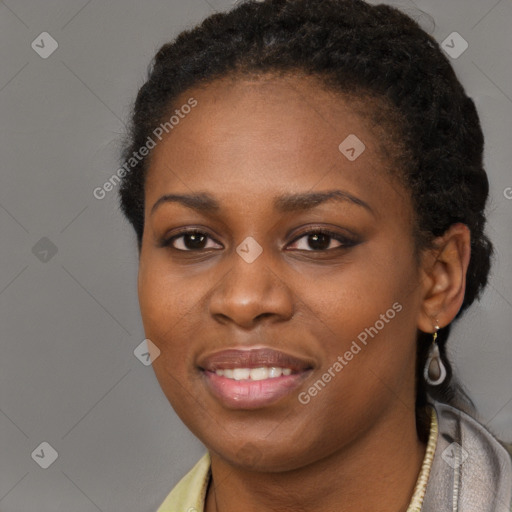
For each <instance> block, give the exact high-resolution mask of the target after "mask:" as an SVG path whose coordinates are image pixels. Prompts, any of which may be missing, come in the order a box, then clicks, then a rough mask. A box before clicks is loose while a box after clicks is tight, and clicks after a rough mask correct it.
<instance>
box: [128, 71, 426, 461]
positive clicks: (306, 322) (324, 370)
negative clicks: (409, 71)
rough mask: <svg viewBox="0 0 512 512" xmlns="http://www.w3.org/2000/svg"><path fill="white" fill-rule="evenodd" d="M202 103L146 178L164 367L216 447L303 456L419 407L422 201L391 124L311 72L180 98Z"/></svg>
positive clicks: (239, 454) (183, 414)
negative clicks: (401, 162)
mask: <svg viewBox="0 0 512 512" xmlns="http://www.w3.org/2000/svg"><path fill="white" fill-rule="evenodd" d="M190 97H193V98H195V100H196V101H197V106H196V107H195V108H194V109H193V110H192V111H191V112H190V113H189V114H188V115H187V116H186V117H184V118H183V119H181V120H180V122H179V124H177V125H176V126H175V127H174V129H173V130H172V131H171V132H170V133H169V135H168V136H167V137H166V138H163V139H162V141H161V142H160V143H159V144H158V145H157V147H156V148H155V149H154V150H153V154H152V159H151V163H150V166H149V170H148V175H147V181H146V189H145V226H144V236H143V241H142V248H141V253H140V266H139V281H138V286H139V301H140V307H141V314H142V319H143V323H144V329H145V333H146V337H147V338H149V339H150V340H151V341H152V342H153V343H154V344H155V345H156V346H157V347H158V349H159V350H160V355H159V356H158V357H156V358H155V359H154V362H153V367H154V371H155V373H156V376H157V378H158V381H159V383H160V385H161V387H162V390H163V391H164V393H165V395H166V396H167V398H168V399H169V401H170V403H171V404H172V406H173V408H174V409H175V411H176V412H177V414H178V415H179V416H180V418H181V419H182V420H183V422H184V423H185V424H186V425H187V426H188V427H189V428H190V430H191V431H192V432H193V433H194V434H195V435H196V436H197V437H198V438H199V439H200V440H201V441H202V442H203V443H204V444H205V445H206V446H207V447H208V448H209V449H210V450H211V451H212V452H213V453H215V454H218V455H219V456H221V457H222V458H223V459H224V460H226V461H228V462H231V463H232V464H237V465H240V466H242V467H252V468H257V469H259V470H268V471H284V470H290V469H294V468H299V467H303V466H305V465H307V464H310V463H312V462H314V461H316V460H319V459H321V458H323V457H328V456H329V455H330V454H332V453H334V452H336V451H338V450H340V449H343V447H345V446H348V445H349V444H350V443H351V442H353V441H354V440H356V439H357V438H358V437H360V436H364V435H366V433H368V432H369V431H370V430H371V429H372V426H373V425H376V424H378V423H379V422H381V421H383V420H384V418H386V416H387V415H390V414H395V413H396V414H402V413H405V412H406V411H407V413H408V414H410V413H411V411H413V410H414V399H415V390H414V365H415V354H416V333H417V320H418V311H419V309H420V307H421V304H420V303H421V300H420V292H419V287H418V282H419V270H418V265H417V263H416V258H415V251H414V241H413V235H412V230H413V228H412V224H413V223H412V220H413V210H412V206H411V199H410V195H409V193H408V192H407V191H406V190H404V189H403V188H402V187H401V186H400V185H399V184H398V183H397V182H395V181H394V180H393V179H392V178H391V177H390V170H391V169H392V166H393V163H392V162H390V161H389V160H388V159H386V158H385V157H384V156H383V155H384V153H383V151H382V147H380V146H381V145H382V144H383V141H384V138H385V137H384V135H383V133H384V132H382V131H379V130H378V129H377V128H375V127H373V126H372V123H371V120H370V118H369V117H368V116H363V115H361V114H360V113H358V112H360V109H358V108H355V107H356V103H355V102H354V101H352V100H350V99H349V98H347V97H343V96H341V95H338V94H333V93H332V92H328V91H326V90H323V89H322V88H321V87H320V86H319V84H318V83H317V82H315V80H314V79H312V78H300V79H299V78H298V77H294V76H288V77H274V78H272V77H266V78H265V79H254V80H249V79H240V80H236V81H227V80H225V79H222V80H217V81H215V82H213V83H211V84H209V85H207V86H206V87H203V88H195V89H191V90H189V91H187V93H186V94H184V95H183V96H182V97H181V98H180V99H179V101H178V102H177V104H178V105H181V104H184V103H186V102H187V100H188V99H189V98H190ZM359 106H361V105H359ZM354 136H355V137H357V139H356V138H355V137H354ZM347 137H348V139H347ZM358 139H359V141H360V142H358ZM343 141H346V142H343ZM361 143H363V144H364V150H363V151H361V150H362V149H363V146H362V145H361ZM340 144H341V147H340ZM183 196H186V197H183Z"/></svg>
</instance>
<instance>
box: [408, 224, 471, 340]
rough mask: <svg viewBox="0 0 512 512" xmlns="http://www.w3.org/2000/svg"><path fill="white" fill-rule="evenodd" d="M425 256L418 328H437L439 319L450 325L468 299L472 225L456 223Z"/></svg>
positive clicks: (438, 239)
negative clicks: (467, 275)
mask: <svg viewBox="0 0 512 512" xmlns="http://www.w3.org/2000/svg"><path fill="white" fill-rule="evenodd" d="M422 256H423V257H422V265H421V273H422V279H421V283H422V287H423V294H422V304H421V310H420V314H419V317H418V329H420V330H421V331H423V332H434V331H435V328H434V327H435V323H436V321H437V323H438V325H439V327H445V326H446V325H448V324H449V323H450V322H451V321H452V320H453V319H454V318H455V316H456V315H457V313H458V312H459V310H460V308H461V306H462V302H463V301H464V293H465V291H466V272H467V270H468V266H469V259H470V256H471V232H470V231H469V228H468V227H467V226H466V225H465V224H462V223H457V224H453V225H452V226H450V228H449V229H448V230H447V231H446V232H445V233H444V234H443V235H442V236H440V237H438V238H436V239H435V240H434V246H433V248H429V249H426V250H425V252H424V254H423V255H422Z"/></svg>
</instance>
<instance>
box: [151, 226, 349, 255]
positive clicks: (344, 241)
mask: <svg viewBox="0 0 512 512" xmlns="http://www.w3.org/2000/svg"><path fill="white" fill-rule="evenodd" d="M317 234H321V235H326V236H328V237H329V238H333V239H334V240H336V241H337V242H339V243H340V244H341V245H340V246H339V247H334V248H333V249H318V250H315V249H311V250H305V249H295V250H298V251H305V252H317V253H322V252H323V253H325V252H329V251H334V250H336V249H346V248H349V247H353V246H355V245H357V244H358V243H359V242H358V241H357V240H354V239H351V238H348V237H346V236H344V235H341V234H340V233H335V232H334V231H330V230H328V229H325V228H316V229H311V230H309V231H306V232H304V233H301V234H300V235H298V236H296V237H295V238H294V240H292V242H290V243H295V242H297V241H298V240H300V239H301V238H304V237H305V236H308V235H317ZM186 235H206V237H207V238H210V239H211V240H213V241H214V242H215V243H217V244H218V243H219V242H217V240H215V239H214V238H212V237H210V236H209V235H208V234H207V233H206V232H204V231H201V230H198V229H190V230H184V231H181V232H180V233H177V234H175V235H173V236H172V237H170V238H167V239H164V240H162V241H161V242H160V243H159V244H158V246H159V247H161V248H163V247H169V248H171V249H172V250H174V251H177V252H183V253H185V252H190V253H192V252H201V251H204V250H208V249H197V250H194V249H187V250H184V249H176V248H175V247H173V246H172V244H173V242H174V241H175V240H177V239H178V238H182V237H184V236H186Z"/></svg>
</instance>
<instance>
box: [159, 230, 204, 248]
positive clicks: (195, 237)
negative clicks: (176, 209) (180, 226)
mask: <svg viewBox="0 0 512 512" xmlns="http://www.w3.org/2000/svg"><path fill="white" fill-rule="evenodd" d="M208 239H210V240H212V239H211V238H210V237H209V236H208V234H206V233H204V232H202V231H185V232H181V233H179V234H178V235H174V236H172V237H170V238H168V239H166V240H164V241H163V242H162V243H161V244H160V247H171V248H172V249H176V250H177V251H184V252H191V251H201V250H203V249H211V248H212V247H207V245H206V244H207V241H208ZM178 246H180V247H178Z"/></svg>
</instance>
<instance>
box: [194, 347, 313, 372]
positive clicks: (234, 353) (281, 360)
mask: <svg viewBox="0 0 512 512" xmlns="http://www.w3.org/2000/svg"><path fill="white" fill-rule="evenodd" d="M312 366H313V365H312V363H311V362H310V361H307V360H305V359H300V358H298V357H295V356H292V355H290V354H286V353H285V352H280V351H278V350H273V349H270V348H260V349H249V350H247V349H246V350H240V349H229V350H222V351H220V352H215V353H214V354H212V355H210V356H207V357H205V358H203V359H201V360H200V361H199V367H200V368H201V369H203V370H206V371H210V372H215V371H216V370H226V369H234V368H261V367H277V368H289V369H291V370H292V372H300V371H305V370H307V369H309V368H311V367H312Z"/></svg>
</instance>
